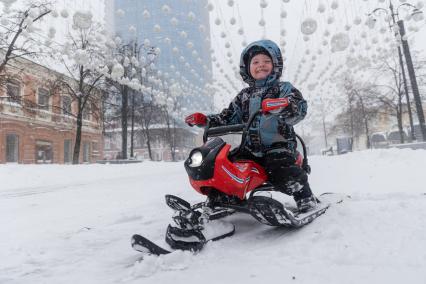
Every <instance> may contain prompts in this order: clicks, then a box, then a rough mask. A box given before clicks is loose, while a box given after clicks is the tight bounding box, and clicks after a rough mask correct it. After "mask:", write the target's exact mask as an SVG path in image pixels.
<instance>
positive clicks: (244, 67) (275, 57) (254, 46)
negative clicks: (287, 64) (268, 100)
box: [240, 39, 283, 87]
mask: <svg viewBox="0 0 426 284" xmlns="http://www.w3.org/2000/svg"><path fill="white" fill-rule="evenodd" d="M257 50H258V51H265V52H267V53H268V54H269V55H270V56H271V58H272V62H273V64H274V69H273V70H272V73H271V74H270V75H269V76H268V77H267V78H265V79H263V80H255V79H253V77H252V76H251V75H250V72H249V67H250V66H249V64H250V59H251V58H250V55H251V54H253V51H257ZM282 72H283V57H282V54H281V50H280V48H279V47H278V45H276V44H275V42H273V41H271V40H267V39H265V40H259V41H255V42H253V43H251V44H249V45H248V46H247V47H246V48H245V49H244V50H243V52H242V53H241V57H240V75H241V77H242V78H243V80H244V82H246V83H247V84H249V86H258V87H263V86H271V85H273V84H275V83H276V82H277V81H278V80H279V79H280V77H281V74H282Z"/></svg>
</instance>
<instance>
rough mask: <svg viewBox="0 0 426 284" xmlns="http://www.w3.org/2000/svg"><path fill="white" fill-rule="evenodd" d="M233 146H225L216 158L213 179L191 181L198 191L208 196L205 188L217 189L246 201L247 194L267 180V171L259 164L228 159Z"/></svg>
mask: <svg viewBox="0 0 426 284" xmlns="http://www.w3.org/2000/svg"><path fill="white" fill-rule="evenodd" d="M230 148H231V145H228V144H227V145H225V146H224V147H223V148H222V149H221V150H220V152H219V154H218V155H217V157H216V161H215V166H214V175H213V178H211V179H208V180H193V179H191V178H189V181H190V183H191V185H192V187H194V189H195V190H196V191H198V192H199V193H201V194H206V193H205V191H203V188H204V187H208V188H215V189H217V190H219V191H221V192H223V193H225V194H227V195H234V196H237V197H239V198H240V199H244V198H245V195H246V193H247V192H250V191H252V190H253V189H255V188H257V187H258V186H260V185H261V184H263V183H264V182H265V181H266V180H267V179H268V177H267V175H266V172H265V170H264V169H263V168H262V167H261V166H260V165H259V164H257V163H255V162H253V161H249V160H241V161H237V162H235V163H232V162H231V161H230V160H229V159H228V154H229V150H230Z"/></svg>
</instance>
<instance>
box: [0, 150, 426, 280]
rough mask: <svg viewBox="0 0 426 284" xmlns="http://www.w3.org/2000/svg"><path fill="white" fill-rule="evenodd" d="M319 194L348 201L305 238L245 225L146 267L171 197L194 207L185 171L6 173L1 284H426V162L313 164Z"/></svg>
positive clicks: (136, 168) (367, 159) (0, 194)
mask: <svg viewBox="0 0 426 284" xmlns="http://www.w3.org/2000/svg"><path fill="white" fill-rule="evenodd" d="M310 162H311V165H312V168H313V171H312V175H311V178H310V181H311V185H312V188H313V189H314V191H315V193H317V194H319V193H322V192H328V191H333V192H340V193H345V194H349V195H350V196H351V198H347V199H346V200H345V201H344V202H343V203H342V204H340V205H336V206H334V207H332V208H330V209H329V211H328V212H327V213H326V214H325V215H323V216H321V217H320V218H318V219H317V220H315V221H314V222H313V223H311V224H310V225H309V226H307V227H304V228H302V229H300V230H295V231H289V230H286V229H277V228H271V227H268V226H265V225H262V224H260V223H258V222H256V221H255V220H254V219H252V218H250V217H249V216H246V215H234V216H230V217H228V220H230V221H232V222H234V224H235V225H236V233H235V235H234V236H233V237H231V238H228V239H224V240H221V241H218V242H214V243H209V244H208V245H207V246H206V247H205V249H204V250H203V251H201V252H200V253H198V254H195V255H194V254H191V253H188V252H179V251H178V252H174V253H172V254H170V255H167V256H162V257H155V256H150V257H146V258H145V259H144V260H143V261H141V262H137V260H138V259H139V258H140V256H141V255H140V254H139V253H138V252H135V251H133V250H132V249H131V247H130V237H131V235H132V234H134V233H140V234H143V235H146V236H149V237H150V238H152V239H153V240H156V241H159V242H160V243H161V242H162V239H163V237H164V232H165V229H166V225H167V224H168V222H169V220H170V216H171V214H172V212H171V210H170V209H169V208H168V207H167V206H166V205H165V203H164V195H165V194H166V193H171V194H175V195H179V196H181V197H183V198H185V199H187V200H188V201H191V202H196V201H200V200H202V199H203V198H202V197H201V196H199V195H198V194H197V193H196V192H195V191H193V190H191V188H190V186H189V183H188V181H187V176H186V173H185V170H184V168H183V164H182V163H153V162H144V163H142V164H130V165H79V166H71V165H67V166H61V165H46V166H39V165H0V224H1V226H0V283H2V284H3V283H13V284H15V283H61V284H62V283H72V284H75V283H83V284H86V283H87V284H89V283H90V284H92V283H256V284H258V283H310V284H311V283H327V284H328V283H339V284H341V283H398V284H400V283H402V282H403V283H426V195H425V192H426V186H425V179H426V151H424V150H416V151H413V150H397V149H392V150H374V151H363V152H357V153H350V154H347V155H342V156H332V157H320V156H313V157H311V158H310Z"/></svg>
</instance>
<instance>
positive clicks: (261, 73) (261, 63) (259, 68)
mask: <svg viewBox="0 0 426 284" xmlns="http://www.w3.org/2000/svg"><path fill="white" fill-rule="evenodd" d="M273 68H274V65H273V63H272V59H271V58H270V57H269V56H267V55H265V54H261V53H260V54H258V55H256V56H254V57H253V58H252V59H251V61H250V75H251V76H252V77H253V79H255V80H262V79H265V78H266V77H268V75H269V74H271V73H272V69H273Z"/></svg>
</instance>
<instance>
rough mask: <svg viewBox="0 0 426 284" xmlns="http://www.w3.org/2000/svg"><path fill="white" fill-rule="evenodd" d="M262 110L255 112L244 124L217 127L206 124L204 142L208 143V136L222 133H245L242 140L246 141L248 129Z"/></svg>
mask: <svg viewBox="0 0 426 284" xmlns="http://www.w3.org/2000/svg"><path fill="white" fill-rule="evenodd" d="M261 113H262V111H261V110H258V111H256V112H255V113H253V114H252V115H251V116H250V118H249V120H248V121H247V123H242V124H231V125H226V126H217V127H211V128H210V127H209V126H208V124H207V126H206V128H204V135H203V142H204V143H206V141H207V138H208V137H212V136H222V135H226V134H231V133H240V132H242V133H243V135H242V136H243V137H242V138H243V139H242V141H245V136H246V131H247V129H249V128H250V126H251V124H252V123H253V121H254V118H255V117H256V116H257V115H259V114H261Z"/></svg>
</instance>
